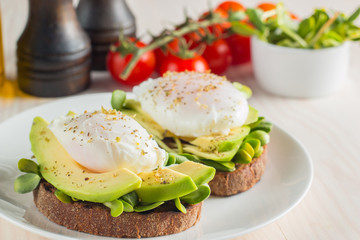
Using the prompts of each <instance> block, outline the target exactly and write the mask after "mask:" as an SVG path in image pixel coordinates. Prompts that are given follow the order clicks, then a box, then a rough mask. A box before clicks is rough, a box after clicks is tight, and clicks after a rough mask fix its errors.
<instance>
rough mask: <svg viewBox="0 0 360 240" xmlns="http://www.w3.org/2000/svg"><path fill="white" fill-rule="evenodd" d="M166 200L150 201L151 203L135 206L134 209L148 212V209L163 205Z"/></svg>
mask: <svg viewBox="0 0 360 240" xmlns="http://www.w3.org/2000/svg"><path fill="white" fill-rule="evenodd" d="M163 203H164V202H155V203H150V204H146V205H138V206H135V207H134V211H135V212H146V211H150V210H153V209H155V208H157V207H158V206H160V205H162V204H163Z"/></svg>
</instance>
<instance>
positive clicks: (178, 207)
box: [174, 198, 186, 213]
mask: <svg viewBox="0 0 360 240" xmlns="http://www.w3.org/2000/svg"><path fill="white" fill-rule="evenodd" d="M174 202H175V206H176V208H177V209H179V211H180V212H182V213H186V207H185V206H184V205H182V204H181V201H180V198H175V199H174Z"/></svg>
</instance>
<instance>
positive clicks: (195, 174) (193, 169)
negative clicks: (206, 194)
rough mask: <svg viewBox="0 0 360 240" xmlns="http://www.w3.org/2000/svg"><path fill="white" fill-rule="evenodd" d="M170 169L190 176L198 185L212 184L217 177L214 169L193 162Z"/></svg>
mask: <svg viewBox="0 0 360 240" xmlns="http://www.w3.org/2000/svg"><path fill="white" fill-rule="evenodd" d="M169 168H170V169H172V170H175V171H177V172H180V173H183V174H185V175H188V176H190V177H191V178H192V180H193V181H194V182H195V183H196V185H202V184H204V183H208V182H210V181H211V180H212V179H213V178H214V175H215V169H214V168H213V167H208V166H205V165H203V164H200V163H196V162H192V161H186V162H183V163H181V164H177V165H176V164H174V165H172V166H170V167H169Z"/></svg>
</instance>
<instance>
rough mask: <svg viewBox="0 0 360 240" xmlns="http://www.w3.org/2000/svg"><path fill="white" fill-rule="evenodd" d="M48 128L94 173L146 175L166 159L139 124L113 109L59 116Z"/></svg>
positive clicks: (73, 155)
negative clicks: (119, 170) (116, 171)
mask: <svg viewBox="0 0 360 240" xmlns="http://www.w3.org/2000/svg"><path fill="white" fill-rule="evenodd" d="M49 129H50V130H51V131H52V132H53V134H54V135H55V136H56V138H57V139H58V141H59V142H60V143H61V145H62V146H63V147H64V148H65V150H66V151H67V152H68V153H69V154H70V156H71V157H72V158H73V159H74V160H75V161H76V162H77V163H79V164H80V165H82V166H83V167H85V168H87V169H89V170H91V171H94V172H107V171H111V170H114V169H117V168H127V169H129V170H131V171H133V172H134V173H140V172H147V171H152V170H154V169H156V168H158V167H161V166H163V164H164V161H165V158H166V153H165V151H164V150H162V149H160V148H159V146H158V145H157V143H156V142H155V140H153V139H152V136H151V135H149V133H148V132H147V131H146V130H145V129H144V128H143V127H142V126H140V124H139V123H137V122H136V121H135V120H134V119H132V118H131V117H129V116H127V115H125V114H122V113H121V112H118V111H116V110H109V111H107V110H105V109H102V110H101V111H94V112H90V113H88V112H86V111H85V112H84V113H83V114H80V115H75V116H67V117H60V118H57V119H55V120H53V121H52V122H51V123H50V125H49Z"/></svg>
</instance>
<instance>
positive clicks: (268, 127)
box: [251, 121, 272, 133]
mask: <svg viewBox="0 0 360 240" xmlns="http://www.w3.org/2000/svg"><path fill="white" fill-rule="evenodd" d="M271 129H272V123H270V122H265V121H261V122H260V123H259V124H257V125H256V126H255V127H254V128H252V129H251V131H256V130H262V131H264V132H267V133H269V132H270V131H271Z"/></svg>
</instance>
